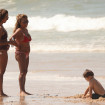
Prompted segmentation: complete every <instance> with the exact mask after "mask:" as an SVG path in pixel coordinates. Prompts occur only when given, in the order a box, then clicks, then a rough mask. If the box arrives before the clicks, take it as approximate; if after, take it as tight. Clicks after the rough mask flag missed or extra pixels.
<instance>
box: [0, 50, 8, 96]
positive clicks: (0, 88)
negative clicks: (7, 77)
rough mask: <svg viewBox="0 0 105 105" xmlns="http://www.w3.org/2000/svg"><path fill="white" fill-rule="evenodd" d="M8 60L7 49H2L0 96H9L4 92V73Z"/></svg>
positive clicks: (0, 54) (0, 56) (0, 52)
mask: <svg viewBox="0 0 105 105" xmlns="http://www.w3.org/2000/svg"><path fill="white" fill-rule="evenodd" d="M7 62H8V54H7V51H0V96H7V95H6V94H4V92H3V75H4V73H5V70H6V66H7Z"/></svg>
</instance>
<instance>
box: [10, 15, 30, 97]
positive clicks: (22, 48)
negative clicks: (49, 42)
mask: <svg viewBox="0 0 105 105" xmlns="http://www.w3.org/2000/svg"><path fill="white" fill-rule="evenodd" d="M27 25H28V17H27V16H26V15H24V14H19V15H18V16H17V21H16V24H15V29H14V34H13V35H12V37H11V38H10V40H12V41H13V40H14V41H15V42H16V43H17V45H18V47H16V52H15V58H16V60H17V61H18V64H19V69H20V75H19V85H20V96H25V95H31V94H29V93H27V92H26V91H25V82H26V74H27V72H28V65H29V53H30V41H31V36H30V34H29V33H28V30H27Z"/></svg>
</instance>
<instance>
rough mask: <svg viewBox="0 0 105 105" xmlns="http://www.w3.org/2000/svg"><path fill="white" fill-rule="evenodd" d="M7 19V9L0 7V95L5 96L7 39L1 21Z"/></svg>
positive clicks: (3, 21)
mask: <svg viewBox="0 0 105 105" xmlns="http://www.w3.org/2000/svg"><path fill="white" fill-rule="evenodd" d="M7 20H8V11H7V10H5V9H0V96H7V95H6V94H4V92H3V75H4V73H5V70H6V66H7V62H8V53H7V51H8V49H9V45H8V44H10V43H9V41H7V37H8V35H7V31H6V30H5V28H4V27H3V23H5V22H6V21H7Z"/></svg>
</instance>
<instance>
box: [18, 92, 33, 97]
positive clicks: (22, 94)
mask: <svg viewBox="0 0 105 105" xmlns="http://www.w3.org/2000/svg"><path fill="white" fill-rule="evenodd" d="M27 95H32V94H30V93H28V92H25V91H21V92H20V96H27Z"/></svg>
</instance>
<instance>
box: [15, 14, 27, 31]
mask: <svg viewBox="0 0 105 105" xmlns="http://www.w3.org/2000/svg"><path fill="white" fill-rule="evenodd" d="M23 18H28V17H27V15H25V14H18V15H17V17H16V24H15V28H14V31H13V32H15V31H16V30H17V29H18V28H20V27H21V26H20V23H21V20H22V19H23Z"/></svg>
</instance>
